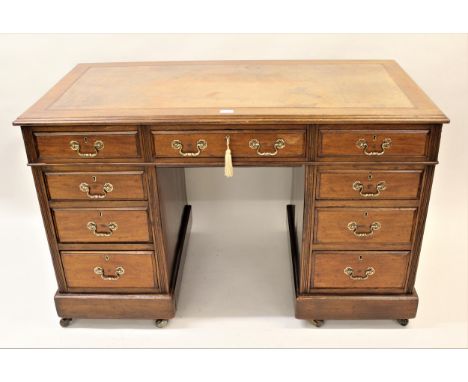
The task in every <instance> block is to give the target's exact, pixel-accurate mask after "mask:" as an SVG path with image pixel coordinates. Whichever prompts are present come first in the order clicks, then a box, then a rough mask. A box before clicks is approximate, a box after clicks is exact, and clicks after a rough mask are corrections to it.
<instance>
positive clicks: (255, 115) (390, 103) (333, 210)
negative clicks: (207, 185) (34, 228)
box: [14, 61, 448, 327]
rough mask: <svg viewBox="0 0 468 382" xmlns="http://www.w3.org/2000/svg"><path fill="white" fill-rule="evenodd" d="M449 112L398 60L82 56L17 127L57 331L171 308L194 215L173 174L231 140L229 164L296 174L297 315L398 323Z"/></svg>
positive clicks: (207, 161) (408, 311) (219, 151)
mask: <svg viewBox="0 0 468 382" xmlns="http://www.w3.org/2000/svg"><path fill="white" fill-rule="evenodd" d="M447 122H448V119H447V117H446V116H445V115H444V114H443V113H442V112H441V111H440V110H439V109H438V108H437V107H436V106H435V105H434V104H433V103H432V102H431V101H430V99H429V98H428V97H427V96H426V95H425V94H424V93H423V92H422V91H421V89H419V87H418V86H417V85H416V84H415V83H414V82H413V81H412V80H411V79H410V78H409V77H408V76H407V75H406V74H405V72H404V71H403V70H402V69H401V68H400V67H399V66H398V65H397V64H396V63H395V62H394V61H220V62H146V63H110V64H109V63H108V64H80V65H78V66H76V67H75V68H74V69H73V70H72V71H71V72H70V73H69V74H68V75H67V76H65V77H64V78H63V79H62V80H61V81H60V82H59V83H58V84H57V85H56V86H54V87H53V88H52V90H50V91H49V92H48V93H47V94H46V95H45V96H44V97H42V98H41V99H40V100H39V101H38V102H37V103H36V104H35V105H33V106H32V107H31V108H30V109H29V110H27V111H26V112H25V113H24V114H23V115H21V116H20V117H19V118H18V119H17V120H16V121H15V122H14V124H15V125H20V126H21V127H22V132H23V137H24V142H25V146H26V151H27V155H28V161H29V164H30V166H31V168H32V173H33V176H34V180H35V184H36V190H37V194H38V197H39V202H40V207H41V211H42V216H43V219H44V224H45V228H46V232H47V239H48V242H49V246H50V252H51V255H52V261H53V265H54V268H55V274H56V277H57V282H58V292H57V294H56V295H55V304H56V308H57V312H58V315H59V316H60V317H62V320H61V324H62V325H63V326H67V325H68V324H69V323H70V321H71V319H72V318H140V319H142V318H144V319H156V324H157V326H159V327H162V326H165V324H167V320H168V319H170V318H172V317H174V315H175V314H176V298H177V290H178V287H179V285H180V283H181V277H182V270H183V264H184V257H185V252H186V246H187V241H188V236H189V233H190V222H191V216H190V206H188V205H187V198H186V191H185V178H184V170H183V169H184V167H193V166H224V165H225V155H226V151H227V149H228V148H229V149H230V153H231V158H232V163H233V165H234V172H235V167H236V166H291V167H293V185H292V197H291V204H290V205H288V206H287V217H288V221H289V231H290V246H291V260H292V263H293V269H294V275H293V277H294V280H295V289H296V304H295V308H296V317H297V318H302V319H311V320H313V322H314V323H315V324H316V325H317V326H320V325H321V324H322V323H323V320H326V319H397V320H399V322H400V324H402V325H406V324H407V323H408V319H409V318H413V317H415V315H416V310H417V305H418V296H417V294H416V291H415V290H414V282H415V277H416V269H417V265H418V259H419V252H420V248H421V242H422V237H423V231H424V223H425V219H426V214H427V209H428V203H429V195H430V190H431V183H432V179H433V174H434V166H435V165H436V164H437V154H438V148H439V140H440V133H441V127H442V124H443V123H447ZM227 158H229V155H227ZM226 161H227V162H228V165H227V169H226V171H227V173H228V174H229V171H230V167H229V159H226ZM234 176H235V174H234ZM285 207H286V206H285Z"/></svg>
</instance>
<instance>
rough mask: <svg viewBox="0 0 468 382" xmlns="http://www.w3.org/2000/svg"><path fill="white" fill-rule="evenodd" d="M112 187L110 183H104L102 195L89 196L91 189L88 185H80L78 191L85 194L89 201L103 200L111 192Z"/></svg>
mask: <svg viewBox="0 0 468 382" xmlns="http://www.w3.org/2000/svg"><path fill="white" fill-rule="evenodd" d="M113 189H114V186H113V185H112V184H111V183H104V186H103V187H102V194H91V193H90V191H91V187H90V186H89V184H88V183H80V190H81V191H83V192H86V195H87V196H88V198H90V199H104V198H105V197H106V196H107V194H108V193H109V192H112V190H113Z"/></svg>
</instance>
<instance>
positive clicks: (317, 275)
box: [313, 252, 409, 289]
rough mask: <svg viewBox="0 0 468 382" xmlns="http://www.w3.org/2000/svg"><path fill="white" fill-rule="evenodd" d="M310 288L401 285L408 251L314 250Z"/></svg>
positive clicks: (391, 286)
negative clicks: (311, 285)
mask: <svg viewBox="0 0 468 382" xmlns="http://www.w3.org/2000/svg"><path fill="white" fill-rule="evenodd" d="M314 258H315V262H314V264H315V265H314V275H313V285H314V288H329V289H335V288H337V289H339V288H347V289H361V288H404V286H405V281H406V273H407V267H408V261H409V253H408V252H352V253H351V252H341V253H340V252H316V253H314Z"/></svg>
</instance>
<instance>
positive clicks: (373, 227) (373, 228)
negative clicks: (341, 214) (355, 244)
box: [348, 222, 382, 237]
mask: <svg viewBox="0 0 468 382" xmlns="http://www.w3.org/2000/svg"><path fill="white" fill-rule="evenodd" d="M358 227H359V226H358V224H357V223H356V222H349V223H348V229H349V230H350V231H353V234H354V236H357V237H368V236H372V235H373V234H374V231H377V230H379V229H380V228H381V227H382V225H381V224H380V223H379V222H373V223H372V224H371V225H370V226H369V231H367V232H358V231H357V229H358Z"/></svg>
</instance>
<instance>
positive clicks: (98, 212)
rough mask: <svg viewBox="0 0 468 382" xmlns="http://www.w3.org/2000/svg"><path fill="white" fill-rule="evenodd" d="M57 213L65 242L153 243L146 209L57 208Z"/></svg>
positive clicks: (59, 236)
mask: <svg viewBox="0 0 468 382" xmlns="http://www.w3.org/2000/svg"><path fill="white" fill-rule="evenodd" d="M53 212H54V218H55V224H56V229H57V235H58V240H59V241H60V242H62V243H90V242H91V243H94V242H97V243H99V242H106V243H111V242H129V243H131V242H149V241H150V233H149V223H148V213H147V210H146V208H144V207H135V208H132V209H125V208H100V209H97V208H56V209H54V210H53Z"/></svg>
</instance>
